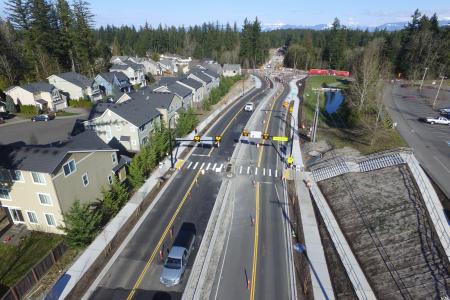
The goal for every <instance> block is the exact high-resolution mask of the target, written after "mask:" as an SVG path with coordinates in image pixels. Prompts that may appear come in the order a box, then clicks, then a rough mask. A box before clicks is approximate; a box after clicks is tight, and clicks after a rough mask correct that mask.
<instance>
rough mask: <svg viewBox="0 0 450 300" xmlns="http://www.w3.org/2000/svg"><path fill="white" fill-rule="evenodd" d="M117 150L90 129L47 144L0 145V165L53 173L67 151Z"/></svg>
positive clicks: (15, 168) (8, 167)
mask: <svg viewBox="0 0 450 300" xmlns="http://www.w3.org/2000/svg"><path fill="white" fill-rule="evenodd" d="M97 151H117V150H115V149H113V148H111V147H110V146H108V145H107V144H105V143H104V142H103V141H102V140H101V139H100V138H99V137H98V136H97V134H95V133H94V132H92V131H85V132H82V133H80V134H78V135H76V136H73V137H71V138H69V139H68V140H66V141H62V142H58V143H53V144H48V145H25V144H24V143H23V142H20V143H14V144H9V145H4V146H0V156H1V157H2V159H1V160H0V165H1V166H3V167H4V168H7V169H10V170H24V171H34V172H41V173H53V171H54V170H55V169H56V168H57V167H58V166H59V165H60V163H61V162H62V160H63V159H64V158H65V157H66V155H67V154H68V153H73V152H97Z"/></svg>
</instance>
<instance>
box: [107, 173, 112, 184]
mask: <svg viewBox="0 0 450 300" xmlns="http://www.w3.org/2000/svg"><path fill="white" fill-rule="evenodd" d="M108 183H109V184H110V185H111V184H113V177H112V175H108Z"/></svg>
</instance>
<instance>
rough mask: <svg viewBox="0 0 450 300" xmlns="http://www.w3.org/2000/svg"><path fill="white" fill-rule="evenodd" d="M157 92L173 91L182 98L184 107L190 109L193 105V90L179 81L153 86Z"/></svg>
mask: <svg viewBox="0 0 450 300" xmlns="http://www.w3.org/2000/svg"><path fill="white" fill-rule="evenodd" d="M174 79H175V80H177V78H174ZM152 90H153V91H155V92H171V93H174V94H175V95H177V96H178V97H180V98H181V102H182V107H183V108H184V109H186V110H187V109H189V107H191V106H192V105H193V103H192V102H193V91H192V89H190V88H188V87H186V86H184V85H183V84H181V83H178V82H177V81H175V82H173V83H169V84H166V85H163V84H160V85H159V86H158V87H156V88H152Z"/></svg>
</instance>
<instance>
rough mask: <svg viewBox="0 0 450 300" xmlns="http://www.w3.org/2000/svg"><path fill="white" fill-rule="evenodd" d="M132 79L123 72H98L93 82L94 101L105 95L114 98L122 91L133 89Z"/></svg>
mask: <svg viewBox="0 0 450 300" xmlns="http://www.w3.org/2000/svg"><path fill="white" fill-rule="evenodd" d="M132 88H133V87H132V86H131V83H130V79H129V78H128V77H127V76H126V75H125V74H124V73H122V72H116V71H113V72H108V73H101V74H98V75H97V76H96V77H95V78H94V82H93V83H92V93H93V94H92V98H93V100H94V101H97V100H101V99H104V98H105V97H112V98H114V97H115V96H117V95H118V94H120V93H125V92H127V93H129V92H131V90H132Z"/></svg>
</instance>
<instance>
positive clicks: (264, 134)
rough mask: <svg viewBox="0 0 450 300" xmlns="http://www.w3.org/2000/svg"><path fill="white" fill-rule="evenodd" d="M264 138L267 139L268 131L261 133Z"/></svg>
mask: <svg viewBox="0 0 450 300" xmlns="http://www.w3.org/2000/svg"><path fill="white" fill-rule="evenodd" d="M262 137H263V139H264V140H268V139H269V133H268V132H264V133H263V135H262Z"/></svg>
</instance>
